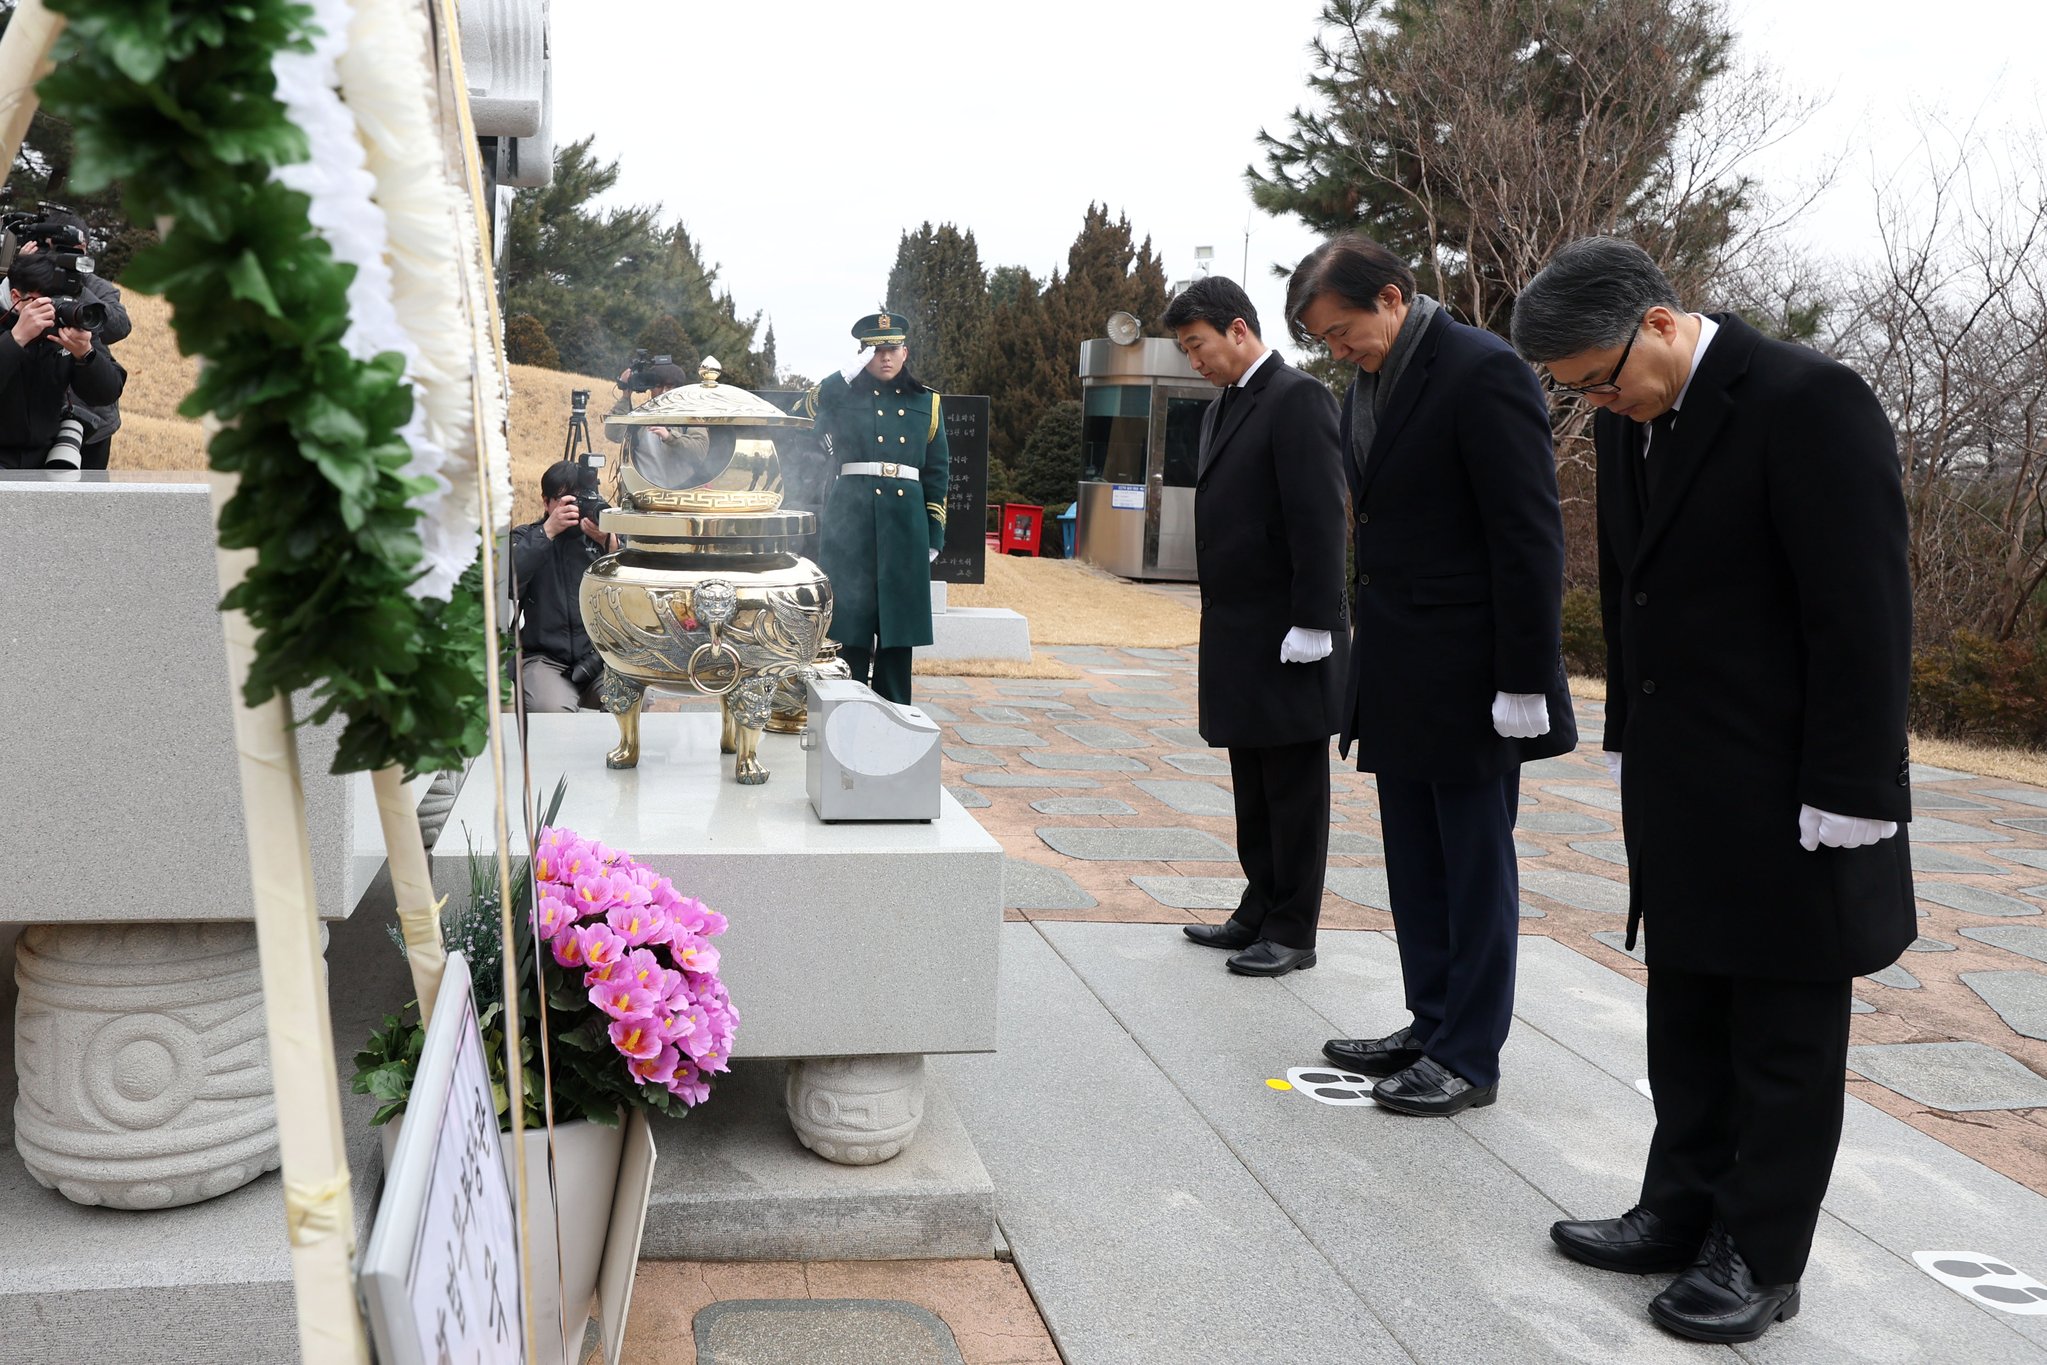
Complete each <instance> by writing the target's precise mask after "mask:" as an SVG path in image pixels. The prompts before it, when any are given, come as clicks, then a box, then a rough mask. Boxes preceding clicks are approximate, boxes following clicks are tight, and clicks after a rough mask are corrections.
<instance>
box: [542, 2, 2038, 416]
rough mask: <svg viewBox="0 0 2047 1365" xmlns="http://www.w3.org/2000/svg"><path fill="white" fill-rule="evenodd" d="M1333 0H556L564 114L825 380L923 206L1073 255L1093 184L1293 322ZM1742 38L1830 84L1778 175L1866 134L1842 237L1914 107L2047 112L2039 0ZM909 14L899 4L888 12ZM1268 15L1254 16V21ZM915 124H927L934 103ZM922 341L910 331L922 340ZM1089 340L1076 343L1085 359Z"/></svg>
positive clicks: (1854, 18)
mask: <svg viewBox="0 0 2047 1365" xmlns="http://www.w3.org/2000/svg"><path fill="white" fill-rule="evenodd" d="M1319 11H1320V3H1319V0H1259V3H1258V4H1257V5H1255V6H1253V5H1250V4H1247V3H1245V0H1177V2H1176V3H1170V4H1169V3H1163V2H1162V0H1038V3H1035V4H1031V5H1027V6H1016V5H1001V6H997V5H966V4H959V3H956V2H955V3H948V4H935V3H921V2H918V0H901V2H900V3H897V4H896V5H894V6H892V7H885V6H879V5H862V4H846V3H834V4H820V3H814V0H784V3H782V4H779V5H775V6H772V7H762V6H737V5H733V6H726V5H707V4H702V3H697V2H696V0H688V2H686V3H681V4H676V3H661V2H660V0H637V3H632V4H627V3H622V2H621V0H573V3H569V2H568V0H555V5H554V47H553V55H554V134H555V138H556V140H557V141H560V142H568V141H571V140H573V139H575V138H579V137H582V136H585V135H586V134H592V133H594V134H595V135H596V138H597V141H596V151H597V153H598V155H599V156H600V157H603V158H605V159H611V158H617V159H618V160H619V162H620V166H621V175H620V177H619V185H618V189H617V191H616V192H615V194H614V195H613V196H612V197H611V199H610V200H609V201H607V202H616V203H619V204H635V203H654V202H658V203H659V204H661V206H662V208H663V211H664V216H665V218H666V220H667V221H674V220H676V219H678V218H679V219H681V220H682V221H683V222H685V223H686V224H687V225H688V226H689V229H690V232H691V233H692V234H693V235H694V237H695V238H696V240H697V242H698V244H699V245H700V247H701V248H702V250H703V253H704V256H705V258H706V259H707V260H708V261H710V262H712V263H715V264H716V265H717V266H718V267H719V269H720V279H721V282H722V284H723V285H724V287H726V288H727V289H729V290H730V291H731V292H732V294H733V297H734V298H735V299H736V301H737V302H738V305H739V308H740V310H741V312H742V313H751V312H753V311H754V310H757V309H758V310H761V311H763V312H765V313H766V314H767V315H768V316H769V318H771V319H772V320H773V322H774V325H775V335H776V340H777V344H778V346H779V349H780V357H781V362H782V364H783V366H784V367H785V368H788V369H792V370H795V371H798V372H801V373H803V374H806V375H808V376H810V377H811V378H813V379H814V378H816V377H817V376H819V375H820V374H822V373H824V372H825V371H826V370H827V369H830V368H836V367H837V366H838V365H839V364H841V363H843V362H844V361H845V360H846V359H847V358H849V357H850V356H851V354H852V348H853V343H852V340H851V337H850V336H849V332H848V329H849V328H850V326H851V324H852V322H853V320H854V319H855V318H856V317H858V316H859V315H861V314H862V313H866V312H870V311H872V310H873V309H874V308H876V307H877V306H880V304H881V303H882V302H883V301H882V299H881V294H882V291H883V290H884V288H885V286H886V285H887V282H888V272H889V268H890V266H891V265H892V264H893V263H894V261H895V253H896V245H897V242H898V240H899V238H900V237H901V235H902V232H903V231H904V229H905V228H914V227H916V226H917V225H918V224H920V223H922V222H924V221H926V220H929V221H931V222H933V223H939V222H953V223H957V224H958V225H960V226H961V227H962V228H971V229H973V232H974V235H975V237H976V239H977V240H978V242H979V244H980V248H981V260H982V263H983V264H984V265H987V266H990V267H992V266H996V265H1005V264H1015V265H1023V266H1027V267H1029V268H1030V269H1031V271H1032V272H1033V273H1034V274H1036V275H1037V276H1039V278H1041V279H1042V278H1043V277H1044V276H1046V275H1048V274H1049V273H1050V272H1051V271H1052V270H1053V268H1055V267H1063V266H1064V263H1065V257H1066V249H1067V247H1068V246H1069V245H1070V244H1071V242H1072V240H1073V237H1074V234H1075V233H1076V232H1077V231H1078V229H1079V226H1080V220H1081V215H1082V213H1083V212H1084V211H1085V209H1086V207H1087V205H1088V202H1089V201H1090V200H1094V201H1098V202H1102V203H1106V204H1108V205H1109V207H1110V210H1111V212H1112V213H1127V214H1128V215H1129V217H1130V220H1131V224H1132V226H1133V227H1134V228H1135V229H1136V231H1137V234H1138V236H1139V237H1140V238H1142V237H1144V236H1146V235H1149V236H1150V237H1151V239H1152V242H1153V245H1154V246H1155V247H1156V248H1157V249H1158V251H1159V252H1160V254H1161V255H1162V256H1163V258H1164V261H1165V266H1166V274H1167V278H1168V279H1169V280H1181V279H1185V278H1187V277H1188V276H1189V275H1191V274H1192V273H1193V271H1194V268H1195V266H1194V252H1195V248H1197V247H1200V246H1209V247H1212V248H1213V249H1214V252H1215V260H1214V266H1213V268H1214V270H1215V272H1216V273H1218V274H1227V275H1231V276H1237V275H1239V274H1240V273H1241V272H1242V271H1243V267H1244V263H1245V260H1246V256H1247V242H1246V237H1245V234H1246V232H1247V231H1248V232H1249V241H1248V260H1249V266H1250V269H1249V276H1248V280H1247V284H1248V287H1249V288H1250V290H1251V297H1252V300H1253V302H1254V303H1256V304H1257V306H1258V309H1259V312H1260V315H1261V318H1262V320H1263V322H1264V325H1265V332H1266V335H1267V338H1268V340H1271V339H1274V338H1276V337H1278V336H1280V335H1281V334H1283V332H1284V326H1283V324H1282V321H1281V315H1280V302H1281V298H1282V296H1283V290H1282V288H1281V286H1280V284H1279V283H1278V282H1276V281H1274V280H1272V279H1271V278H1270V276H1269V269H1270V267H1271V265H1272V264H1273V263H1274V262H1285V263H1288V264H1291V263H1292V262H1294V261H1296V260H1298V259H1299V258H1300V257H1301V255H1302V254H1304V253H1305V252H1306V251H1308V250H1309V249H1310V248H1311V247H1313V246H1314V244H1315V240H1316V239H1315V238H1314V237H1313V236H1312V235H1311V234H1310V233H1309V232H1308V231H1307V230H1306V229H1304V228H1303V227H1301V226H1300V225H1299V224H1298V223H1296V222H1293V221H1291V220H1284V221H1283V220H1277V219H1272V218H1268V217H1265V216H1264V215H1262V214H1259V213H1258V212H1257V210H1256V209H1254V208H1253V207H1252V205H1251V201H1250V196H1249V194H1248V192H1247V191H1246V190H1245V187H1244V178H1243V171H1244V168H1245V166H1247V165H1250V164H1254V163H1255V164H1257V165H1259V166H1260V167H1261V168H1262V167H1263V164H1264V163H1263V160H1262V158H1260V156H1259V154H1258V144H1257V136H1258V132H1259V130H1260V129H1261V128H1266V129H1272V130H1274V131H1278V130H1280V129H1282V128H1283V127H1284V126H1285V122H1286V117H1287V115H1288V113H1289V112H1290V111H1291V110H1292V109H1293V108H1294V107H1295V106H1296V105H1298V104H1300V103H1301V102H1302V100H1303V99H1304V97H1305V93H1306V90H1305V84H1306V78H1307V74H1308V71H1309V69H1310V58H1309V54H1308V50H1307V48H1308V42H1309V40H1310V38H1311V37H1312V36H1313V33H1314V29H1315V19H1316V16H1317V14H1318V13H1319ZM1730 11H1731V13H1732V15H1733V17H1734V20H1735V24H1736V27H1737V31H1738V32H1739V33H1740V34H1741V36H1742V40H1743V42H1744V45H1745V48H1746V54H1747V55H1748V56H1749V57H1751V58H1760V59H1761V60H1763V61H1766V62H1768V63H1769V64H1771V65H1772V66H1774V67H1775V68H1776V69H1777V71H1778V72H1779V73H1780V75H1781V76H1782V78H1783V79H1784V81H1785V82H1786V83H1787V84H1788V85H1789V86H1791V87H1792V88H1794V89H1796V90H1801V91H1806V92H1810V93H1814V94H1817V95H1821V96H1824V97H1826V98H1827V100H1828V103H1827V106H1826V107H1825V108H1824V109H1823V110H1822V111H1821V113H1820V114H1819V115H1818V116H1817V117H1816V118H1815V119H1813V120H1812V122H1811V123H1810V124H1808V125H1807V126H1806V127H1805V128H1804V129H1803V130H1802V131H1800V132H1799V133H1797V134H1796V135H1795V136H1793V137H1791V138H1789V139H1787V140H1786V141H1785V142H1784V143H1783V144H1782V145H1780V146H1779V147H1777V148H1775V149H1773V150H1772V151H1770V152H1769V153H1767V154H1766V155H1765V157H1764V158H1763V160H1762V163H1761V164H1760V165H1759V166H1758V168H1757V169H1758V172H1759V173H1760V174H1762V175H1763V176H1764V177H1765V178H1766V179H1768V180H1769V181H1771V182H1772V183H1783V184H1786V185H1787V186H1788V185H1789V184H1790V183H1791V182H1794V181H1796V180H1798V179H1800V178H1801V177H1802V176H1803V175H1804V174H1805V173H1806V172H1807V170H1808V168H1809V167H1811V166H1812V165H1814V164H1816V163H1817V162H1820V161H1823V160H1825V159H1827V158H1828V157H1830V156H1836V155H1839V154H1841V153H1847V158H1846V161H1845V163H1844V164H1843V166H1842V170H1841V173H1840V175H1839V177H1838V179H1837V183H1836V186H1835V188H1834V189H1833V190H1831V191H1830V192H1829V193H1828V194H1827V196H1826V197H1825V198H1824V199H1823V200H1822V201H1821V202H1820V203H1819V204H1818V205H1816V206H1815V208H1814V210H1813V212H1812V213H1811V214H1810V215H1809V216H1808V217H1807V218H1806V219H1804V220H1803V221H1802V222H1801V223H1800V224H1799V230H1800V233H1801V235H1803V236H1805V237H1806V238H1807V239H1808V240H1809V241H1811V242H1813V243H1815V244H1817V245H1820V246H1822V247H1824V248H1826V249H1829V250H1833V251H1838V252H1842V253H1845V254H1859V253H1861V252H1863V251H1866V250H1867V249H1868V248H1869V246H1870V244H1871V240H1872V213H1871V208H1870V202H1871V201H1870V195H1869V190H1868V185H1869V181H1870V174H1871V167H1872V164H1873V163H1874V164H1875V165H1876V166H1877V167H1878V168H1879V169H1884V168H1889V167H1891V166H1894V165H1895V164H1896V163H1897V162H1898V161H1899V159H1900V158H1901V157H1902V156H1904V155H1905V154H1906V153H1907V151H1908V150H1909V148H1908V145H1907V143H1908V139H1909V137H1910V127H1911V125H1910V116H1911V113H1912V111H1913V110H1915V109H1924V110H1934V111H1945V112H1946V113H1947V114H1948V115H1949V116H1950V117H1951V118H1953V119H1955V120H1958V121H1966V120H1967V119H1969V118H1970V117H1972V116H1974V117H1980V118H1981V119H1983V120H1984V121H1985V122H1986V123H1987V124H1988V125H1989V126H1991V127H1993V128H2002V127H2011V126H2020V127H2024V126H2033V127H2039V126H2042V125H2047V95H2043V93H2042V90H2043V87H2042V84H2041V76H2040V72H2041V70H2042V68H2043V65H2047V62H2043V60H2042V53H2043V51H2047V5H2043V4H2042V3H2041V2H2040V0H1941V2H1940V3H1938V4H1929V3H1926V0H1795V3H1784V2H1783V0H1730ZM884 14H885V15H887V16H888V17H887V18H886V19H881V18H878V17H877V16H880V15H884ZM1254 16H1255V18H1254ZM913 114H914V115H915V116H916V121H915V122H913V121H912V115H913ZM914 354H915V341H914V339H913V340H912V355H913V356H914ZM1076 359H1077V357H1076Z"/></svg>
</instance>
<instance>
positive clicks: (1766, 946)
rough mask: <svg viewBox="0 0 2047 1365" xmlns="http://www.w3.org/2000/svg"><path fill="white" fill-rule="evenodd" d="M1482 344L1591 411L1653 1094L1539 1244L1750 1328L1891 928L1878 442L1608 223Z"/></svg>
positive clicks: (1862, 416) (1844, 393) (1758, 1329)
mask: <svg viewBox="0 0 2047 1365" xmlns="http://www.w3.org/2000/svg"><path fill="white" fill-rule="evenodd" d="M1513 333H1514V345H1515V348H1516V349H1518V350H1519V351H1520V352H1521V354H1522V355H1523V356H1524V357H1526V358H1527V359H1529V360H1532V361H1536V362H1539V363H1540V364H1542V365H1543V366H1544V367H1545V368H1546V369H1547V370H1548V371H1549V378H1550V383H1551V386H1552V388H1554V389H1558V390H1568V391H1570V392H1573V393H1576V394H1578V395H1580V396H1582V397H1583V398H1584V399H1585V401H1587V402H1589V403H1590V404H1591V405H1592V406H1593V407H1595V408H1597V409H1599V412H1598V413H1597V415H1596V416H1595V417H1594V419H1593V428H1592V429H1593V440H1594V444H1595V447H1596V449H1597V453H1598V459H1599V476H1598V477H1599V586H1600V602H1601V607H1602V609H1603V616H1604V622H1605V628H1606V647H1607V715H1606V740H1605V747H1606V749H1607V751H1608V762H1609V765H1610V766H1611V767H1613V768H1614V769H1615V772H1616V775H1617V776H1618V777H1620V779H1621V803H1622V809H1623V814H1624V818H1625V821H1626V826H1627V846H1628V874H1629V885H1630V905H1629V917H1628V934H1629V942H1630V945H1632V943H1633V939H1634V934H1635V930H1636V927H1637V925H1638V924H1646V925H1647V928H1648V943H1647V945H1646V956H1647V960H1648V965H1649V1021H1648V1023H1649V1029H1648V1044H1649V1081H1650V1085H1651V1087H1652V1089H1653V1091H1654V1093H1655V1103H1656V1134H1655V1137H1654V1138H1653V1140H1652V1141H1651V1143H1650V1147H1649V1160H1648V1166H1647V1170H1646V1171H1645V1173H1644V1175H1643V1180H1642V1196H1641V1202H1640V1203H1639V1204H1638V1205H1637V1206H1636V1207H1635V1208H1633V1209H1630V1210H1629V1211H1628V1212H1627V1213H1625V1214H1623V1215H1622V1216H1621V1217H1619V1218H1615V1219H1605V1220H1598V1221H1590V1222H1562V1223H1558V1224H1556V1225H1555V1227H1553V1228H1552V1229H1551V1233H1550V1235H1551V1236H1552V1237H1553V1238H1554V1239H1555V1241H1556V1243H1557V1245H1558V1246H1559V1247H1560V1248H1562V1249H1563V1251H1564V1253H1565V1254H1566V1255H1568V1256H1571V1257H1572V1258H1574V1259H1576V1260H1579V1261H1583V1262H1586V1263H1587V1264H1590V1265H1595V1266H1601V1267H1603V1268H1605V1269H1609V1270H1619V1271H1626V1272H1632V1273H1637V1274H1641V1273H1647V1272H1651V1271H1679V1272H1681V1273H1680V1274H1678V1276H1677V1278H1676V1279H1674V1280H1673V1281H1672V1282H1671V1284H1670V1286H1669V1287H1668V1288H1667V1289H1665V1290H1664V1291H1663V1292H1662V1293H1661V1294H1659V1295H1658V1296H1657V1297H1656V1298H1655V1300H1654V1301H1653V1302H1651V1304H1650V1305H1649V1311H1650V1314H1651V1316H1653V1317H1654V1318H1655V1319H1656V1320H1657V1321H1658V1322H1660V1323H1662V1324H1663V1325H1664V1326H1665V1327H1667V1328H1669V1329H1670V1330H1672V1331H1674V1332H1677V1333H1679V1334H1680V1335H1683V1336H1687V1337H1692V1338H1694V1339H1697V1340H1701V1341H1713V1342H1740V1341H1752V1340H1754V1339H1755V1338H1756V1337H1759V1336H1761V1335H1762V1334H1763V1333H1764V1332H1765V1331H1766V1330H1768V1328H1769V1326H1770V1324H1771V1323H1773V1322H1776V1321H1779V1320H1781V1319H1784V1318H1788V1317H1790V1316H1791V1315H1792V1314H1794V1313H1796V1312H1797V1311H1798V1308H1799V1294H1798V1281H1799V1277H1800V1276H1801V1275H1802V1274H1803V1273H1804V1270H1805V1264H1806V1259H1807V1256H1808V1255H1809V1253H1810V1251H1811V1247H1812V1235H1813V1228H1814V1225H1815V1224H1816V1223H1817V1221H1818V1219H1819V1211H1820V1200H1821V1198H1822V1196H1823V1195H1825V1193H1826V1188H1827V1181H1828V1178H1829V1176H1830V1174H1831V1172H1832V1169H1833V1162H1834V1150H1835V1148H1836V1147H1837V1146H1838V1144H1839V1142H1840V1136H1841V1104H1842V1089H1841V1073H1842V1070H1843V1068H1844V1066H1845V1064H1846V1060H1847V1048H1848V1000H1849V994H1848V991H1849V983H1850V981H1851V980H1852V979H1853V978H1854V977H1857V976H1861V975H1866V974H1867V973H1870V972H1874V971H1878V970H1880V969H1882V968H1883V967H1884V966H1886V965H1887V964H1889V963H1890V962H1892V961H1894V960H1895V959H1896V958H1897V956H1898V954H1899V953H1900V952H1901V951H1902V950H1903V949H1904V947H1905V945H1906V944H1907V943H1909V942H1911V940H1912V938H1913V935H1914V932H1915V930H1914V928H1913V924H1914V914H1913V904H1912V874H1911V862H1910V856H1909V853H1908V850H1907V848H1906V841H1905V838H1904V835H1903V834H1902V833H1901V832H1900V830H1901V827H1902V826H1903V825H1904V824H1905V823H1906V822H1907V821H1909V820H1910V819H1911V805H1910V800H1911V792H1910V789H1909V787H1908V785H1907V780H1908V777H1907V761H1906V756H1905V688H1906V680H1907V678H1908V676H1909V672H1910V657H1911V638H1912V593H1911V583H1910V579H1909V576H1908V574H1907V571H1906V562H1905V504H1904V498H1903V495H1902V493H1901V491H1900V486H1899V477H1898V463H1897V452H1896V448H1895V445H1894V442H1893V438H1892V434H1891V428H1890V424H1889V422H1888V421H1886V419H1885V417H1884V414H1883V410H1882V409H1881V408H1880V407H1879V406H1878V405H1877V401H1876V398H1875V396H1874V395H1872V394H1871V393H1870V391H1869V387H1868V386H1867V385H1866V384H1864V383H1863V382H1862V380H1861V379H1859V378H1858V377H1857V376H1856V375H1855V374H1854V373H1853V372H1851V371H1849V370H1848V369H1846V368H1844V367H1843V366H1841V365H1838V364H1836V363H1834V362H1833V361H1831V360H1828V359H1827V358H1826V357H1824V356H1821V355H1819V354H1817V353H1815V352H1812V351H1809V350H1805V349H1803V348H1801V347H1797V346H1791V345H1787V344H1785V343H1782V342H1777V341H1770V340H1767V339H1766V338H1764V337H1763V336H1762V335H1761V334H1760V333H1758V332H1756V331H1755V329H1753V328H1751V327H1750V326H1748V325H1747V324H1746V323H1744V322H1743V321H1742V320H1741V319H1740V318H1738V317H1736V316H1734V315H1732V314H1722V315H1717V316H1711V317H1707V316H1701V315H1699V314H1696V313H1690V312H1687V311H1685V309H1684V307H1683V305H1682V304H1681V303H1680V302H1679V300H1678V297H1677V293H1676V291H1675V290H1673V289H1672V288H1671V285H1670V283H1669V281H1668V280H1666V279H1665V278H1664V276H1663V273H1662V272H1661V271H1660V270H1658V269H1657V268H1656V265H1655V263H1654V262H1653V261H1651V260H1650V258H1649V256H1648V255H1647V253H1645V252H1644V251H1642V249H1641V248H1640V247H1637V246H1635V245H1633V244H1632V243H1629V242H1623V241H1619V240H1616V239H1613V238H1598V237H1595V238H1587V239H1585V240H1582V241H1578V242H1574V243H1572V244H1571V245H1570V246H1568V247H1565V248H1564V249H1563V250H1562V251H1560V252H1558V253H1557V255H1556V257H1555V259H1553V260H1552V261H1551V262H1550V264H1549V265H1548V266H1547V267H1546V268H1545V269H1544V270H1543V271H1542V273H1541V274H1539V275H1537V276H1536V277H1535V279H1534V280H1533V281H1531V282H1530V284H1529V286H1528V288H1527V289H1525V290H1524V291H1523V292H1522V294H1521V296H1520V298H1519V299H1518V300H1516V302H1515V306H1514V321H1513Z"/></svg>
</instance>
